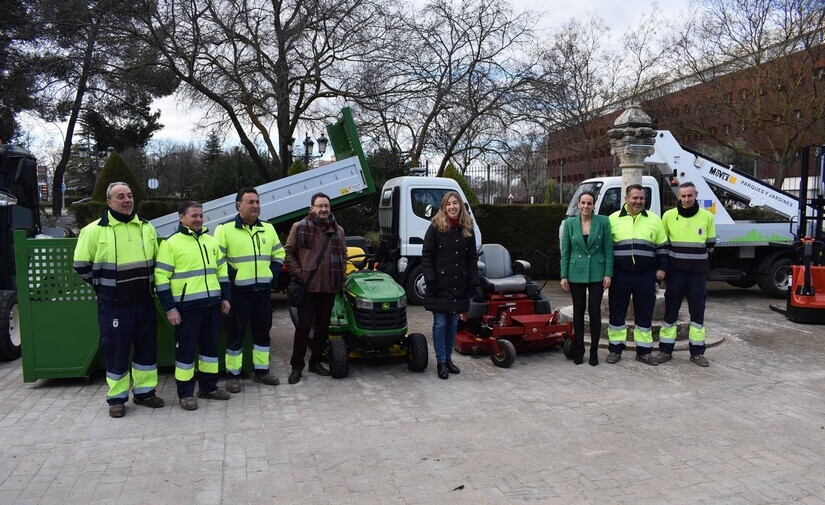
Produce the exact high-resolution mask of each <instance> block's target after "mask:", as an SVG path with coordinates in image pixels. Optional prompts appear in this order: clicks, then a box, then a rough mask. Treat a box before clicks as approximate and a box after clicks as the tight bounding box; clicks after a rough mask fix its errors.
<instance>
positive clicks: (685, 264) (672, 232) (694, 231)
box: [662, 207, 716, 273]
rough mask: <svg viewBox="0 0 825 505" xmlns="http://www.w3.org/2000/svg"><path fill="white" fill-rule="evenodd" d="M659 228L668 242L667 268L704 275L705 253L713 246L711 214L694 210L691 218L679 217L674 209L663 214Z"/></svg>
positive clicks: (705, 268)
mask: <svg viewBox="0 0 825 505" xmlns="http://www.w3.org/2000/svg"><path fill="white" fill-rule="evenodd" d="M683 213H684V212H683ZM662 226H664V228H665V233H666V234H667V238H668V241H669V242H670V244H669V249H670V253H669V254H670V268H677V269H679V270H687V271H689V272H697V273H698V272H707V271H708V266H709V265H708V253H710V252H713V247H714V246H715V245H716V224H715V223H714V221H713V214H711V213H710V212H708V211H707V210H705V209H698V211H697V212H696V214H694V215H692V216H687V215H681V214H680V213H679V208H678V207H677V208H673V209H670V210H669V211H667V212H665V213H664V215H663V216H662Z"/></svg>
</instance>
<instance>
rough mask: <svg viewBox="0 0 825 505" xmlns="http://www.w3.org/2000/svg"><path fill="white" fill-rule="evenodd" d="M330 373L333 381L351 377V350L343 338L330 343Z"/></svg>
mask: <svg viewBox="0 0 825 505" xmlns="http://www.w3.org/2000/svg"><path fill="white" fill-rule="evenodd" d="M329 373H330V375H332V378H333V379H343V378H344V377H346V376H347V375H349V350H348V349H347V342H346V341H345V340H344V339H343V338H336V339H335V340H330V341H329Z"/></svg>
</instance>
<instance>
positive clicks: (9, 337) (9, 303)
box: [0, 291, 21, 361]
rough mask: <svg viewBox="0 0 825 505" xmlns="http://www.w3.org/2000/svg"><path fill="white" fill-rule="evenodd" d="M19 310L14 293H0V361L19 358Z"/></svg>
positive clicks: (15, 293)
mask: <svg viewBox="0 0 825 505" xmlns="http://www.w3.org/2000/svg"><path fill="white" fill-rule="evenodd" d="M20 339H21V337H20V310H19V308H18V305H17V292H16V291H0V361H13V360H16V359H17V358H19V357H20Z"/></svg>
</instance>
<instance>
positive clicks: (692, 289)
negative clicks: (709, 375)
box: [659, 270, 708, 354]
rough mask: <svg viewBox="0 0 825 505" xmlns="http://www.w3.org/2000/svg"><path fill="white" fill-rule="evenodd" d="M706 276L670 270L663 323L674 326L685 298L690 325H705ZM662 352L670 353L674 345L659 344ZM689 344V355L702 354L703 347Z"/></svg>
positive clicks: (698, 273) (704, 274) (703, 273)
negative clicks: (699, 347)
mask: <svg viewBox="0 0 825 505" xmlns="http://www.w3.org/2000/svg"><path fill="white" fill-rule="evenodd" d="M707 279H708V278H707V274H706V273H705V272H688V271H686V270H670V271H668V273H667V279H666V280H667V289H666V290H665V319H664V320H665V323H667V324H675V323H676V320H677V319H678V318H679V309H680V308H681V307H682V300H683V299H684V298H685V297H687V302H688V311H689V312H690V322H691V324H696V325H699V326H702V325H704V324H705V304H706V303H707V300H708V295H707V283H708V281H707ZM659 347H660V349H661V350H662V352H666V353H672V352H673V347H674V344H660V345H659ZM701 347H702V349H701V352H700V349H698V346H694V345H693V344H690V353H691V354H703V353H704V346H701Z"/></svg>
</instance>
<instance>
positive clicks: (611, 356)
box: [605, 352, 622, 365]
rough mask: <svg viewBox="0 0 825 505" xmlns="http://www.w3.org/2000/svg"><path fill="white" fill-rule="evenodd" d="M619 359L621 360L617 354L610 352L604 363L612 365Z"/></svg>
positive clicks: (620, 356)
mask: <svg viewBox="0 0 825 505" xmlns="http://www.w3.org/2000/svg"><path fill="white" fill-rule="evenodd" d="M620 359H622V355H621V354H619V353H617V352H611V353H608V354H607V359H606V360H605V361H607V362H608V363H610V364H611V365H612V364H614V363H618V362H619V360H620Z"/></svg>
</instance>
